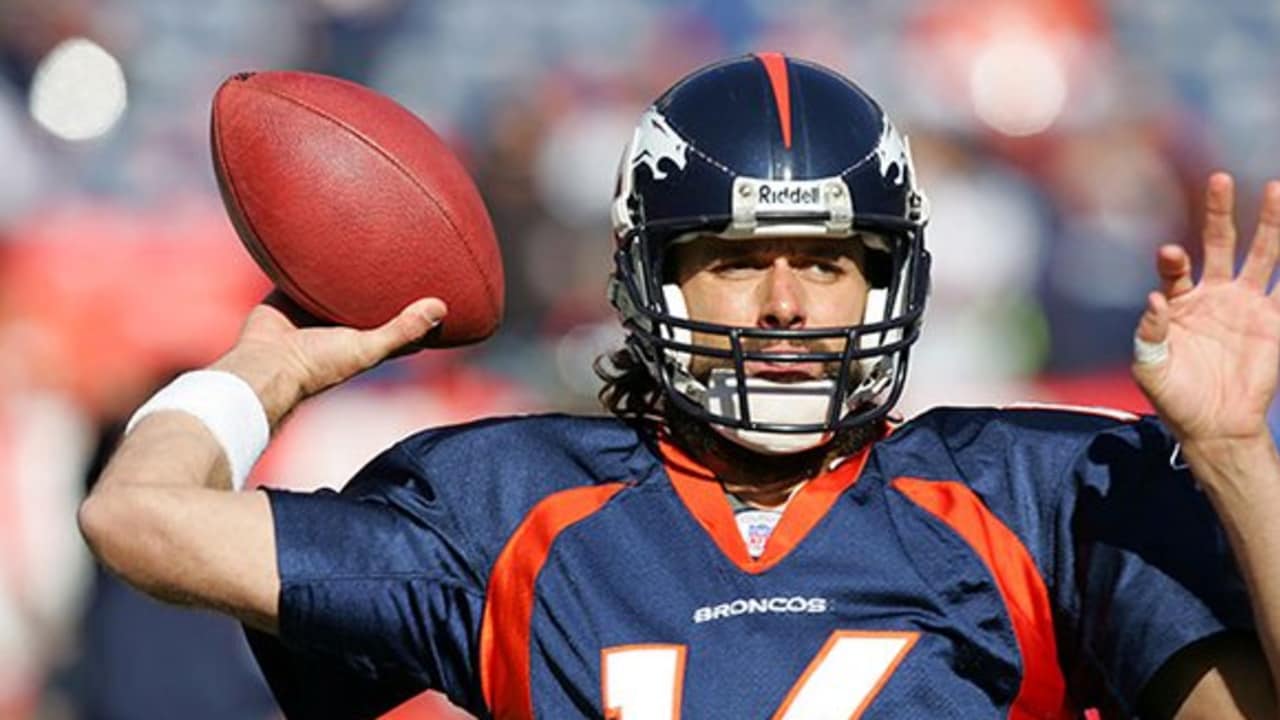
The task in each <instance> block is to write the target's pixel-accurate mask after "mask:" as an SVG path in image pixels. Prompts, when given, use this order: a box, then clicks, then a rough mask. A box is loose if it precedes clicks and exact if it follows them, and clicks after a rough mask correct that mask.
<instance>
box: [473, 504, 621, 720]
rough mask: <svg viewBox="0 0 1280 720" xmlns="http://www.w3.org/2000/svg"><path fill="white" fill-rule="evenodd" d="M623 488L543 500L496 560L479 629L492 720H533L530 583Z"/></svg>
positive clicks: (483, 683) (482, 670)
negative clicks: (566, 535) (556, 546)
mask: <svg viewBox="0 0 1280 720" xmlns="http://www.w3.org/2000/svg"><path fill="white" fill-rule="evenodd" d="M624 487H626V486H625V485H623V484H622V483H609V484H606V485H592V486H589V487H580V488H573V489H571V490H564V491H562V492H558V493H555V494H553V495H550V496H548V497H546V498H545V499H543V500H542V501H541V502H539V503H538V504H537V505H535V506H534V507H533V509H532V510H530V511H529V514H528V515H526V516H525V518H524V521H523V522H521V523H520V526H519V527H518V528H516V531H515V532H514V533H512V535H511V539H510V540H508V541H507V544H506V546H505V547H504V548H502V553H501V554H499V555H498V560H497V561H496V562H495V563H494V565H493V572H492V574H491V575H490V577H489V588H488V592H487V597H486V601H485V607H484V617H483V619H482V621H481V625H480V685H481V689H482V691H483V693H484V699H485V703H487V704H488V706H489V709H490V711H492V713H493V715H494V717H498V718H531V717H533V694H532V689H531V687H530V684H529V663H530V659H529V633H530V624H531V623H532V621H533V599H534V583H535V582H536V581H537V579H538V573H540V572H541V571H542V566H543V565H544V564H545V563H546V561H547V554H548V553H549V552H550V550H551V544H552V543H553V542H555V539H556V537H557V536H559V535H560V533H561V532H563V531H564V530H565V529H566V528H568V527H569V526H570V525H573V524H574V523H576V522H578V521H580V520H583V519H585V518H586V517H588V516H590V515H591V514H592V513H594V512H596V511H597V510H599V509H600V508H601V507H602V506H604V504H605V503H606V502H608V501H609V499H610V498H612V497H613V496H614V495H616V494H618V491H620V490H622V488H624Z"/></svg>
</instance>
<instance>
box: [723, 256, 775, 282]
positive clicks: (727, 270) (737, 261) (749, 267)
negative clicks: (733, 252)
mask: <svg viewBox="0 0 1280 720" xmlns="http://www.w3.org/2000/svg"><path fill="white" fill-rule="evenodd" d="M769 265H770V262H769V260H768V259H767V258H765V257H763V256H760V255H739V256H736V257H728V258H724V259H722V260H718V261H716V262H715V263H714V264H713V265H712V266H711V271H712V272H713V273H715V274H717V275H721V276H730V277H738V276H744V275H749V274H751V273H754V272H759V271H762V270H764V269H766V268H768V267H769Z"/></svg>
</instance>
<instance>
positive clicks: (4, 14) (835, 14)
mask: <svg viewBox="0 0 1280 720" xmlns="http://www.w3.org/2000/svg"><path fill="white" fill-rule="evenodd" d="M1278 43H1280V3H1276V2H1259V1H1258V0H1219V2H1214V3H1205V2H1202V1H1201V0H1108V1H1103V0H1096V1H1095V0H844V1H843V2H840V1H836V0H789V1H788V2H785V3H782V2H767V1H765V0H693V1H691V2H676V0H625V1H624V0H562V1H560V2H555V3H539V2H528V1H526V0H430V1H428V0H273V1H272V2H260V1H259V0H201V2H199V3H179V2H172V0H0V720H7V719H8V718H15V719H20V720H21V719H25V718H75V717H83V718H102V719H108V718H110V719H113V720H114V719H117V718H120V719H123V718H160V717H183V718H210V719H213V718H269V717H274V716H275V715H276V713H277V711H276V710H275V709H274V706H273V704H272V702H271V700H270V696H269V693H268V692H267V690H266V689H265V687H264V686H263V685H262V681H261V679H260V678H259V677H258V675H257V673H256V671H255V670H254V667H253V664H252V660H251V658H250V657H249V655H248V651H247V649H246V648H245V646H244V644H243V641H242V639H241V637H240V635H239V632H238V630H237V628H236V627H234V625H232V624H231V623H229V622H226V621H223V620H221V619H218V618H214V617H212V616H208V615H204V614H199V613H192V612H188V611H182V610H175V609H168V608H162V607H160V606H158V605H156V604H154V603H152V602H150V601H148V600H146V599H144V598H142V597H141V596H139V595H137V594H136V593H134V592H133V591H131V590H129V589H128V588H126V587H124V586H122V585H120V584H119V583H118V582H116V581H115V580H114V579H112V578H110V577H109V576H107V575H105V574H104V573H102V572H101V571H98V570H95V569H94V566H93V565H92V564H91V562H90V561H89V558H88V556H87V553H86V551H85V549H84V547H83V544H82V542H81V541H80V539H79V535H78V533H77V531H76V528H75V507H76V503H77V501H78V499H79V498H80V497H82V495H83V493H84V491H85V489H86V487H87V486H88V484H89V483H91V482H92V478H93V477H94V476H95V474H96V471H97V469H98V468H99V467H100V465H101V463H102V461H103V458H104V457H105V456H106V455H107V454H108V453H109V451H110V448H111V447H112V446H113V444H114V443H115V442H116V441H117V440H118V437H119V433H120V424H121V421H122V419H123V418H125V417H126V416H127V414H128V413H129V411H130V410H131V409H132V408H133V407H135V406H136V405H137V404H138V403H139V402H140V401H141V400H142V399H143V398H145V397H146V395H147V394H148V393H149V392H150V391H152V390H153V389H154V388H155V387H157V386H158V385H159V384H161V383H162V382H164V381H165V379H166V378H168V377H170V376H172V375H173V374H174V373H176V372H179V371H181V370H182V369H184V368H188V367H192V366H197V365H200V364H203V363H205V362H208V361H209V360H211V359H212V358H214V357H216V355H217V354H218V353H219V352H221V351H222V350H223V349H225V348H226V347H228V346H229V344H230V343H231V342H232V341H233V340H234V338H235V333H236V329H237V327H238V325H239V322H240V319H241V318H242V317H243V315H244V313H245V312H246V310H247V309H248V308H249V307H251V306H252V304H253V303H254V302H255V301H256V300H257V299H258V298H260V297H261V296H262V295H263V294H264V293H265V291H266V289H267V287H268V285H267V282H266V280H265V279H264V278H262V277H261V276H260V274H259V273H258V272H257V270H256V268H255V267H254V266H253V264H252V262H251V261H250V260H249V259H248V256H247V255H246V254H245V253H244V252H243V250H241V248H240V245H239V242H238V241H237V239H236V236H235V233H234V231H233V229H232V228H231V226H230V224H229V223H228V222H227V220H226V218H225V216H224V214H223V212H222V208H221V204H220V201H219V199H218V195H217V190H216V187H215V184H214V179H213V173H212V172H211V167H210V163H209V158H208V151H207V147H208V139H207V133H208V110H209V101H210V98H211V96H212V94H213V91H214V90H215V88H216V87H217V86H218V84H219V83H220V82H221V80H222V79H223V78H225V77H226V76H228V75H230V74H231V73H234V72H237V71H241V70H246V69H265V68H295V69H305V70H312V71H317V72H325V73H330V74H335V75H339V76H342V77H345V78H348V79H352V80H355V81H358V82H362V83H365V84H368V85H370V86H372V87H374V88H377V89H379V90H381V91H383V92H385V93H387V94H389V95H390V96H392V97H394V98H396V99H397V100H399V101H400V102H402V103H403V104H405V105H406V106H407V107H409V108H410V109H411V110H413V111H415V112H417V113H418V114H419V115H421V116H422V117H423V118H424V119H426V120H427V121H428V122H429V123H430V124H431V125H432V126H433V127H434V128H435V129H436V130H437V131H438V132H439V133H440V134H441V135H443V136H444V137H446V138H448V139H449V141H450V142H451V144H452V145H453V147H454V148H455V149H456V150H457V151H458V153H459V154H460V155H461V156H462V157H463V159H464V161H465V162H466V163H467V165H468V166H469V168H470V169H471V170H472V172H473V174H474V177H475V178H476V180H477V182H478V184H479V186H480V189H481V192H482V194H483V195H484V197H485V200H486V202H487V204H488V207H489V209H490V211H491V213H492V215H493V218H494V221H495V225H496V227H497V230H498V235H499V239H500V242H501V246H502V251H503V255H504V260H505V265H506V272H507V308H508V310H507V314H506V318H505V322H504V325H503V328H502V330H501V332H500V333H499V334H498V335H497V336H496V337H495V338H493V339H492V340H490V341H489V342H487V343H485V344H483V345H481V346H478V347H474V348H468V349H462V350H456V351H449V352H431V353H423V354H419V355H417V356H413V357H410V358H406V359H402V360H399V361H397V362H395V363H391V364H389V365H386V366H384V367H382V368H380V369H378V370H377V371H375V372H373V373H371V374H370V375H369V376H367V377H364V378H361V379H359V380H358V381H356V382H354V383H352V384H351V385H349V386H347V387H343V388H340V389H338V390H335V391H333V392H331V393H329V394H327V395H325V396H323V397H321V398H318V399H316V400H314V401H312V402H310V403H309V404H308V405H307V406H304V407H303V408H302V410H300V411H299V412H298V413H297V415H296V417H294V419H293V420H292V421H291V423H290V424H289V425H288V426H287V427H286V428H285V430H284V431H283V433H282V434H281V437H280V438H279V441H278V442H277V443H276V444H275V445H274V446H273V448H272V449H271V450H270V451H269V453H268V455H267V457H266V458H265V459H264V461H263V463H262V464H261V465H260V466H259V468H258V469H257V471H256V473H255V480H256V481H257V482H260V483H271V484H278V485H287V486H291V487H316V486H336V485H339V484H341V483H342V482H343V481H344V480H345V479H346V478H347V477H348V476H349V475H350V474H351V472H353V471H354V470H355V469H356V468H358V467H359V466H360V465H361V464H362V463H363V462H364V461H365V460H366V459H368V458H369V457H370V456H371V455H372V454H373V453H374V452H376V451H377V450H378V449H380V448H381V447H384V446H386V445H387V444H389V443H390V442H392V441H393V440H395V439H397V438H398V437H400V436H403V435H405V434H407V433H409V432H411V431H413V430H415V429H418V428H421V427H425V426H430V425H438V424H443V423H452V422H459V421H464V420H467V419H470V418H474V417H478V416H483V415H492V414H497V413H510V412H524V411H531V410H541V409H556V410H568V411H586V412H598V411H599V410H598V405H597V403H596V401H595V392H596V389H597V387H598V386H597V383H596V380H595V377H594V375H593V373H592V371H591V362H592V360H593V359H594V357H595V356H596V355H597V354H599V353H600V352H603V351H605V350H608V349H611V348H613V347H616V346H617V345H618V343H619V342H620V340H621V333H620V330H619V328H618V326H617V324H616V322H615V320H614V318H613V314H612V312H611V310H610V308H609V307H608V305H607V303H606V301H605V299H604V283H605V276H606V273H607V271H608V268H609V264H610V254H611V250H612V245H611V240H610V237H609V233H608V224H607V223H608V212H607V208H608V201H609V196H610V193H611V191H612V188H613V173H614V171H615V169H616V164H617V161H618V155H619V153H620V151H621V148H622V145H623V143H624V142H625V141H626V140H627V139H628V138H629V136H630V128H631V125H632V123H633V121H634V120H635V118H637V117H638V115H639V113H640V111H641V110H642V109H643V106H644V104H645V103H646V102H647V101H648V100H650V99H651V98H652V97H653V96H654V95H655V94H656V93H657V92H659V91H660V90H661V89H662V88H664V87H665V86H666V85H667V84H668V83H670V82H671V81H672V80H673V79H675V78H677V77H679V76H681V75H683V74H684V73H686V72H688V71H690V70H692V69H694V68H695V67H697V66H699V65H701V64H703V63H705V62H708V61H710V60H713V59H716V58H719V57H722V56H725V55H729V54H738V53H742V52H749V51H752V50H759V49H770V50H780V51H784V52H787V53H790V54H793V55H797V56H800V57H805V58H809V59H813V60H816V61H819V62H822V63H824V64H827V65H829V66H831V67H834V68H837V69H839V70H842V71H844V72H846V73H847V74H849V75H850V76H852V77H853V78H855V79H856V80H857V81H858V82H859V83H860V84H861V85H863V86H864V87H865V88H866V89H867V90H869V91H870V92H871V93H872V94H873V95H875V96H876V97H877V98H879V99H880V100H881V102H882V103H883V104H884V105H885V106H886V108H887V109H888V110H889V111H890V113H891V114H892V115H893V116H894V117H895V120H896V122H897V124H898V126H899V127H900V128H903V129H904V130H906V131H907V132H909V134H910V135H911V137H912V144H913V148H914V155H915V158H916V161H917V163H918V165H919V166H920V172H921V175H922V177H923V183H924V187H925V188H926V190H927V191H928V192H929V194H930V196H931V200H932V207H933V221H932V225H931V227H930V230H929V236H928V244H929V246H930V247H931V250H932V252H933V254H934V264H933V267H934V285H933V287H934V290H933V295H932V298H931V300H930V306H929V310H928V315H927V323H926V331H925V334H924V339H923V340H922V341H921V342H920V344H919V345H918V346H917V347H918V350H917V351H915V353H914V354H913V358H912V359H913V371H912V379H911V382H910V383H909V390H908V395H907V398H906V400H905V402H904V405H903V411H904V413H905V414H907V415H909V414H911V413H913V412H915V411H917V410H919V409H922V408H924V407H927V406H930V405H934V404H943V403H946V404H957V403H979V402H981V403H1005V402H1011V401H1015V400H1023V399H1031V400H1039V401H1052V402H1067V403H1078V404H1107V405H1114V406H1120V407H1126V408H1130V409H1136V410H1142V409H1144V408H1145V404H1144V402H1143V400H1142V399H1141V397H1140V395H1139V394H1138V393H1137V392H1136V390H1135V389H1134V388H1133V386H1132V385H1131V383H1130V382H1129V381H1128V378H1127V363H1128V358H1129V354H1130V347H1131V346H1130V337H1131V333H1132V328H1133V323H1134V320H1135V318H1136V317H1137V314H1138V313H1139V312H1140V310H1141V306H1142V303H1143V301H1144V297H1145V293H1146V292H1147V291H1148V290H1149V289H1150V288H1151V287H1152V286H1153V284H1154V274H1153V271H1152V269H1151V265H1152V263H1151V258H1152V254H1153V249H1154V248H1155V247H1156V245H1158V244H1160V243H1163V242H1189V241H1190V240H1192V239H1194V237H1195V235H1196V233H1197V226H1198V218H1199V214H1200V211H1201V208H1200V206H1201V199H1200V196H1201V192H1202V183H1203V179H1204V177H1205V176H1206V174H1207V173H1208V171H1210V170H1211V169H1215V168H1225V169H1229V170H1231V171H1233V172H1234V173H1235V174H1236V177H1237V182H1238V186H1239V188H1240V189H1241V207H1240V209H1239V217H1240V218H1241V219H1242V220H1243V223H1242V224H1243V225H1244V226H1245V227H1244V230H1243V232H1245V233H1249V232H1251V231H1252V222H1253V218H1254V217H1255V213H1256V209H1257V206H1258V203H1257V199H1258V196H1259V195H1260V190H1261V185H1262V181H1263V180H1264V179H1265V178H1266V177H1268V176H1269V175H1280V54H1277V53H1276V52H1275V48H1276V47H1277V44H1278ZM448 715H449V711H447V710H445V709H443V707H442V705H441V703H440V701H433V700H428V701H424V703H419V704H417V705H414V706H412V707H409V708H405V709H403V710H402V711H401V713H400V716H401V717H402V718H432V717H446V716H448Z"/></svg>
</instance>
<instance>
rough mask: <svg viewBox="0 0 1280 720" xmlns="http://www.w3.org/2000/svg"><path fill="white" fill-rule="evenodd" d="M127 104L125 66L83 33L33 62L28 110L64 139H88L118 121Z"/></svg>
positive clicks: (96, 135) (103, 132) (65, 41)
mask: <svg viewBox="0 0 1280 720" xmlns="http://www.w3.org/2000/svg"><path fill="white" fill-rule="evenodd" d="M127 105H128V92H127V90H126V84H125V78H124V70H123V69H121V67H120V63H119V62H118V61H117V60H116V59H115V58H114V57H112V55H111V53H109V52H107V51H106V50H104V49H103V48H102V46H100V45H98V44H97V43H95V42H93V41H92V40H89V39H87V38H82V37H77V38H70V39H68V40H64V41H63V42H61V43H58V45H57V46H56V47H54V48H53V49H52V50H50V51H49V54H48V55H46V56H45V57H44V59H43V60H41V61H40V64H39V65H38V66H37V67H36V71H35V75H34V77H33V78H32V81H31V93H30V95H29V97H28V109H29V110H30V112H31V117H32V118H34V119H35V121H36V122H37V123H39V125H40V126H41V127H43V128H44V129H45V130H48V131H49V132H50V133H53V134H54V135H56V136H57V137H60V138H62V139H63V140H73V141H78V140H92V139H94V138H98V137H101V136H103V135H105V134H106V133H107V132H108V131H110V130H111V128H112V127H114V126H115V124H116V123H117V122H119V120H120V117H121V116H122V115H123V114H124V110H125V107H126V106H127Z"/></svg>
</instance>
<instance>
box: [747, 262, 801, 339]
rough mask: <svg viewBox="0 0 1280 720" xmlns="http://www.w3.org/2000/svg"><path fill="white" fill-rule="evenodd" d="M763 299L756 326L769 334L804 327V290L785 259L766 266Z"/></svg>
mask: <svg viewBox="0 0 1280 720" xmlns="http://www.w3.org/2000/svg"><path fill="white" fill-rule="evenodd" d="M761 289H762V293H763V297H762V299H761V303H760V313H759V317H758V318H757V320H756V324H757V325H758V326H760V327H762V328H766V329H769V330H794V329H797V328H802V327H804V324H805V307H804V288H803V287H802V286H801V284H800V281H799V278H797V277H796V272H795V268H793V267H791V264H790V263H789V262H788V261H787V259H786V258H785V257H780V258H777V259H776V260H774V261H773V264H772V265H770V266H769V270H768V272H767V273H766V274H765V279H764V283H763V284H762V288H761Z"/></svg>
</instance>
